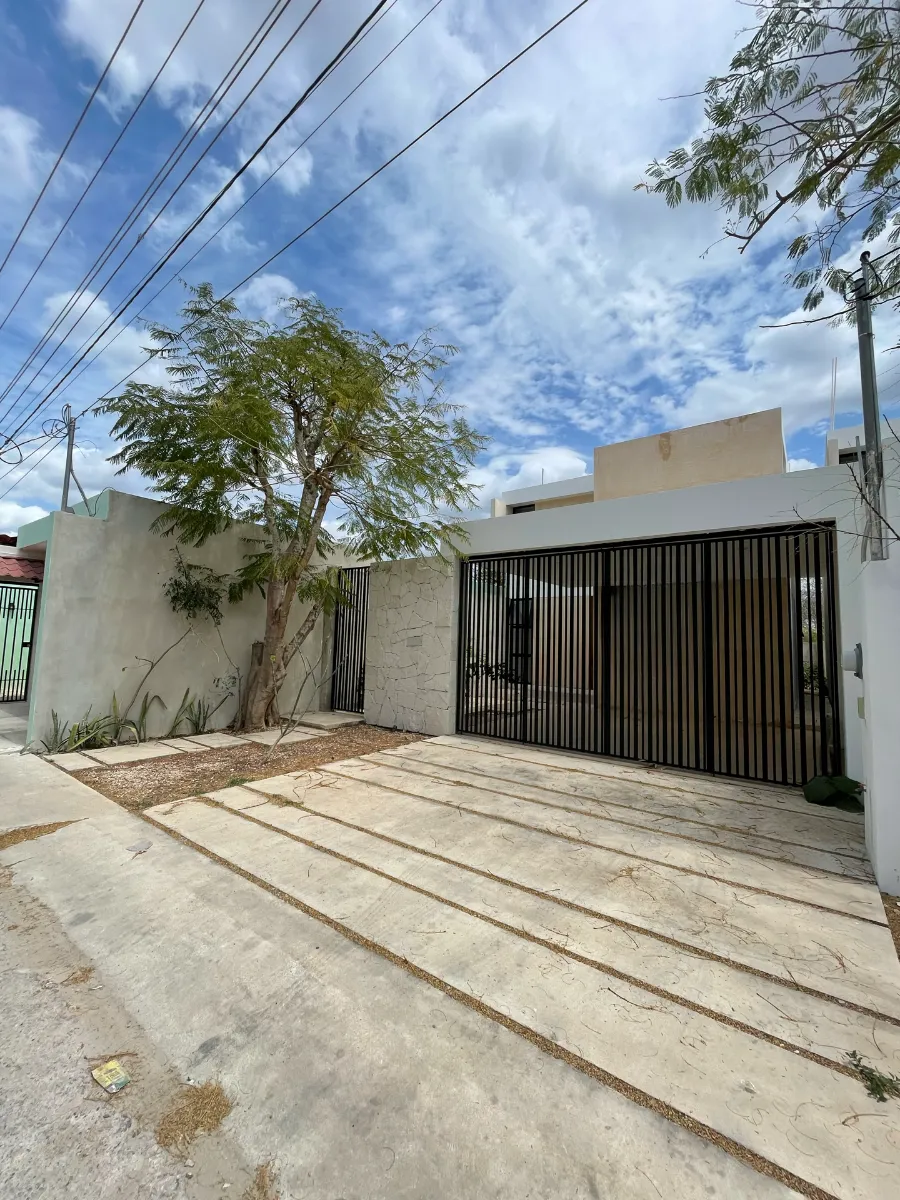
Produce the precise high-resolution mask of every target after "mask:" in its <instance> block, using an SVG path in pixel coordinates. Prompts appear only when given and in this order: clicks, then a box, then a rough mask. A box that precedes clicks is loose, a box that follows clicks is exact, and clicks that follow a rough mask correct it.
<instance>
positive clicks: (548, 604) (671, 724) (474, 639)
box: [457, 525, 843, 784]
mask: <svg viewBox="0 0 900 1200" xmlns="http://www.w3.org/2000/svg"><path fill="white" fill-rule="evenodd" d="M835 580H836V562H835V535H834V531H833V530H832V529H829V528H823V527H820V526H816V527H812V526H809V525H804V526H786V527H783V528H779V529H766V530H747V531H743V530H742V531H739V532H735V533H728V534H714V535H704V536H697V537H689V538H681V539H678V540H675V539H672V540H668V539H667V540H659V541H653V542H634V543H615V544H612V545H605V546H593V547H587V548H578V549H571V550H554V551H537V552H535V553H523V554H510V555H501V556H497V557H479V558H472V559H469V560H467V561H464V562H463V564H462V582H461V598H460V639H459V655H460V657H459V694H458V703H457V729H458V730H459V732H460V733H473V734H480V735H482V736H487V737H496V738H506V739H510V740H514V741H520V742H527V743H530V744H535V745H540V746H552V747H557V748H560V749H567V750H583V751H588V752H591V753H596V754H608V755H614V756H617V757H621V758H631V759H638V760H643V761H647V762H654V763H665V764H668V765H671V766H679V767H690V768H696V769H699V770H704V771H715V772H719V773H721V774H725V775H737V776H741V777H744V778H749V779H763V780H769V781H772V782H777V783H788V784H796V783H804V782H806V780H808V779H809V778H811V777H812V776H813V775H816V774H820V773H837V772H839V771H840V770H841V766H842V760H843V751H842V736H841V708H840V674H839V657H838V642H839V637H838V626H837V613H836V583H835Z"/></svg>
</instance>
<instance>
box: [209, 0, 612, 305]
mask: <svg viewBox="0 0 900 1200" xmlns="http://www.w3.org/2000/svg"><path fill="white" fill-rule="evenodd" d="M589 2H590V0H579V3H578V4H576V5H575V6H574V8H570V9H569V11H568V12H567V13H566V14H565V15H564V16H562V17H560V18H559V20H558V21H555V22H554V23H553V24H552V25H551V26H549V28H547V29H545V30H544V32H543V33H542V34H540V35H539V36H538V37H536V38H535V39H534V41H532V42H529V43H528V45H527V46H526V47H525V48H524V49H523V50H520V51H519V53H518V54H516V55H514V56H513V57H512V58H511V59H509V60H508V61H507V62H505V63H504V64H503V66H502V67H500V68H499V69H498V70H496V71H494V73H493V74H492V75H489V76H488V77H487V79H485V80H484V81H483V82H482V83H480V84H479V85H478V87H476V88H473V89H472V91H471V92H469V93H468V95H466V96H463V98H462V100H459V101H457V103H456V104H454V105H453V107H452V108H448V109H447V111H446V112H445V113H444V114H443V116H440V117H438V119H437V120H436V121H432V123H431V124H430V125H429V126H428V128H427V129H423V130H422V132H421V133H420V134H419V135H418V136H417V137H414V138H413V139H412V141H411V142H407V143H406V145H405V146H404V147H403V149H402V150H398V151H397V153H396V154H394V155H392V156H391V157H390V158H389V159H387V161H386V162H383V163H382V164H381V166H380V167H378V168H377V169H376V170H374V171H373V172H372V173H371V175H367V176H366V178H365V179H363V180H362V182H361V183H358V184H357V185H356V187H355V188H353V189H352V190H351V191H349V192H347V193H346V195H344V196H342V197H341V199H340V200H337V201H336V202H335V203H334V204H332V205H331V207H330V208H327V209H326V210H325V212H323V213H322V215H321V216H319V217H316V219H315V221H312V222H311V223H310V224H309V225H307V226H306V228H305V229H302V230H301V231H300V232H299V233H298V234H297V235H296V236H295V237H292V238H291V239H290V241H288V242H285V244H284V245H283V246H282V247H281V249H280V250H276V251H275V253H274V254H271V255H270V256H269V257H268V258H267V259H266V261H265V262H263V263H260V265H259V266H258V267H255V268H254V269H253V270H252V271H251V272H250V274H249V275H245V276H244V278H243V279H242V280H241V281H240V283H236V284H235V285H234V287H233V288H232V289H231V291H229V292H226V293H225V295H224V296H220V297H219V302H221V301H222V300H227V299H228V298H229V296H233V295H234V293H235V292H236V291H237V290H238V289H239V288H242V287H243V286H244V284H245V283H249V282H250V280H251V279H252V278H253V277H254V275H258V274H259V272H260V271H264V270H265V269H266V267H268V266H271V264H272V263H273V262H274V261H275V259H276V258H280V257H281V255H282V254H284V252H285V251H286V250H289V249H290V248H291V246H293V245H295V244H296V243H297V242H299V241H300V239H301V238H303V237H306V235H307V234H308V233H310V232H312V230H313V229H315V228H316V226H317V225H320V224H321V223H322V221H324V220H325V218H326V217H330V216H331V214H332V213H333V212H335V211H336V210H337V209H339V208H340V207H341V206H342V205H344V204H346V203H347V201H348V200H350V199H351V198H352V197H353V196H355V195H356V193H357V192H359V191H361V190H362V189H363V188H364V187H365V186H366V184H367V183H371V182H372V180H373V179H375V178H376V177H377V176H379V175H380V174H381V173H382V171H386V170H387V168H388V167H390V166H392V165H393V163H395V162H396V161H397V159H398V158H402V157H403V155H404V154H406V152H407V150H411V149H412V148H413V146H415V145H417V144H418V143H419V142H421V141H422V139H423V138H425V137H427V136H428V134H429V133H431V132H432V130H434V129H437V127H438V126H439V125H442V124H443V123H444V121H446V120H447V118H448V117H452V116H453V114H454V113H456V112H458V111H459V110H460V109H461V108H462V107H463V105H464V104H468V102H469V101H470V100H471V99H472V98H473V97H475V96H477V95H478V93H479V92H481V91H483V90H484V89H485V88H486V87H487V86H488V85H489V84H491V83H493V82H494V80H495V79H496V78H497V77H498V76H500V75H502V74H503V72H504V71H506V70H508V68H509V67H511V66H513V64H514V63H517V62H518V61H519V59H520V58H524V56H525V55H526V54H527V53H528V52H529V51H530V50H533V49H534V47H535V46H537V45H538V44H539V43H540V42H542V41H543V40H544V38H547V37H549V36H550V34H551V33H553V32H554V31H555V30H557V29H559V27H560V25H563V24H565V22H566V21H568V19H569V18H570V17H573V16H574V15H575V13H577V12H578V10H579V9H581V8H584V6H585V5H586V4H588V3H589Z"/></svg>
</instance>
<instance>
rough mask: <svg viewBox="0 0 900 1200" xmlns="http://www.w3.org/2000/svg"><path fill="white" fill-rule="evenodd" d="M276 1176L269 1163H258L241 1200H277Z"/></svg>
mask: <svg viewBox="0 0 900 1200" xmlns="http://www.w3.org/2000/svg"><path fill="white" fill-rule="evenodd" d="M277 1184H278V1176H277V1175H276V1174H275V1168H274V1167H273V1166H272V1164H271V1163H260V1165H259V1166H258V1167H257V1168H256V1174H255V1175H254V1176H253V1182H252V1183H251V1184H250V1186H249V1187H248V1188H247V1190H246V1192H244V1194H243V1196H242V1197H241V1200H278V1187H277Z"/></svg>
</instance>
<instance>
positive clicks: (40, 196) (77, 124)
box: [0, 0, 144, 273]
mask: <svg viewBox="0 0 900 1200" xmlns="http://www.w3.org/2000/svg"><path fill="white" fill-rule="evenodd" d="M143 7H144V0H138V2H137V7H136V8H135V10H134V12H133V13H132V14H131V17H130V19H129V21H128V24H127V25H126V26H125V29H124V31H123V33H122V36H121V37H120V38H119V40H118V42H116V47H115V49H114V50H113V52H112V54H111V55H110V57H109V61H108V62H107V64H106V66H105V67H104V68H103V73H102V74H101V76H100V78H99V79H98V80H97V82H96V83H95V84H94V90H93V91H92V92H91V94H90V96H88V98H87V102H86V104H85V106H84V108H83V109H82V110H81V114H80V116H79V117H78V120H77V121H76V122H75V126H74V128H73V129H72V132H71V133H70V134H69V136H68V137H67V138H66V144H65V145H64V146H63V148H62V150H60V152H59V154H58V155H57V157H56V162H55V163H54V164H53V166H52V167H51V169H50V174H49V175H48V176H47V178H46V180H45V181H44V186H43V187H42V188H41V190H40V191H39V192H38V195H37V199H36V200H35V202H34V203H33V204H32V206H31V208H30V209H29V210H28V216H27V217H26V218H25V220H24V221H23V222H22V226H21V228H20V229H19V232H18V233H17V234H16V236H15V237H14V238H13V243H12V245H11V246H10V248H9V249H8V250H7V252H6V257H5V258H4V259H3V262H2V263H0V273H2V271H3V268H4V267H5V266H6V264H7V263H8V262H9V259H10V255H11V254H12V252H13V251H14V250H15V248H16V246H18V244H19V241H20V239H21V237H22V234H23V233H24V232H25V230H26V229H27V228H28V224H29V222H30V221H31V218H32V217H33V216H34V214H35V211H36V210H37V206H38V205H39V204H40V202H41V201H42V200H43V198H44V194H45V193H46V191H47V188H48V187H49V186H50V184H51V182H52V181H53V177H54V176H55V175H56V172H57V171H58V170H59V167H60V164H61V163H62V160H63V159H64V158H65V156H66V151H67V150H68V149H69V147H70V146H71V145H72V140H73V139H74V137H75V134H76V133H77V132H78V130H79V129H80V128H81V124H82V122H83V121H84V118H85V117H86V116H87V114H88V110H89V109H90V107H91V105H92V104H93V103H94V99H95V97H96V95H97V93H98V92H99V91H100V88H101V86H102V84H103V81H104V79H106V76H107V75H108V74H109V71H110V68H111V67H112V65H113V63H114V62H115V60H116V56H117V55H118V53H119V51H120V50H121V49H122V43H123V42H124V41H125V39H126V38H127V37H128V34H129V32H130V30H131V27H132V25H133V24H134V22H135V20H136V19H137V15H138V13H139V12H140V11H141V9H142V8H143Z"/></svg>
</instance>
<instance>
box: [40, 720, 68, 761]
mask: <svg viewBox="0 0 900 1200" xmlns="http://www.w3.org/2000/svg"><path fill="white" fill-rule="evenodd" d="M50 716H51V718H52V720H53V729H52V731H51V733H50V736H49V738H43V739H42V740H41V745H42V746H43V747H44V749H45V750H46V752H47V753H48V754H62V753H64V751H65V749H66V743H67V741H68V738H69V722H68V721H61V720H60V719H59V713H58V712H57V711H56V709H52V710H51V713H50Z"/></svg>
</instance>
